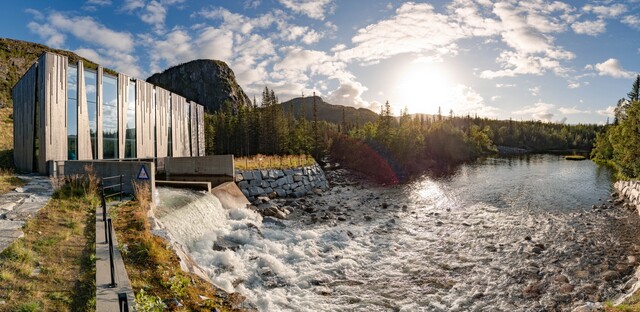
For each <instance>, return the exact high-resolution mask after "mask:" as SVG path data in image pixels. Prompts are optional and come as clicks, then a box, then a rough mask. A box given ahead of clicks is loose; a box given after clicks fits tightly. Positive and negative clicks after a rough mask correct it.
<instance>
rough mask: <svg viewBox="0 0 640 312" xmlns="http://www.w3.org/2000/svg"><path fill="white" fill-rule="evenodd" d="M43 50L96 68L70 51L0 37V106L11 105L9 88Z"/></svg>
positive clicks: (93, 64)
mask: <svg viewBox="0 0 640 312" xmlns="http://www.w3.org/2000/svg"><path fill="white" fill-rule="evenodd" d="M44 52H53V53H57V54H60V55H65V56H67V57H68V58H69V62H77V61H78V60H82V61H83V62H84V63H85V65H86V66H87V67H89V68H97V65H96V63H94V62H91V61H89V60H87V59H85V58H83V57H80V56H79V55H77V54H75V53H73V52H70V51H65V50H58V49H53V48H50V47H48V46H46V45H43V44H39V43H33V42H28V41H21V40H14V39H8V38H0V108H2V107H13V100H12V99H11V88H12V87H13V86H14V85H15V84H16V83H17V82H18V80H19V79H20V77H22V75H24V73H25V72H27V69H29V67H31V65H32V64H33V63H35V62H36V61H37V60H38V57H39V56H40V55H41V54H42V53H44Z"/></svg>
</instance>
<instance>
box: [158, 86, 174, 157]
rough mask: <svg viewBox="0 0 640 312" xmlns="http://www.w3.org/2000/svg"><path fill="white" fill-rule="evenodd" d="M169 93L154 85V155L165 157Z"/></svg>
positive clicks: (167, 138)
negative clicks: (156, 153)
mask: <svg viewBox="0 0 640 312" xmlns="http://www.w3.org/2000/svg"><path fill="white" fill-rule="evenodd" d="M170 99H171V93H169V91H167V90H165V89H162V88H160V87H156V138H157V140H156V145H157V146H156V148H157V151H158V155H156V157H167V151H168V150H167V149H168V148H169V101H170Z"/></svg>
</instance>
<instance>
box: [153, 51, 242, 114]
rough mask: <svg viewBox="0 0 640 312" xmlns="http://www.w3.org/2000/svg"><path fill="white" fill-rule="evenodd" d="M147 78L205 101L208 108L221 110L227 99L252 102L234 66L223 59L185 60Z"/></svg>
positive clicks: (239, 104) (197, 99) (154, 82)
mask: <svg viewBox="0 0 640 312" xmlns="http://www.w3.org/2000/svg"><path fill="white" fill-rule="evenodd" d="M147 82H150V83H153V84H155V85H158V86H160V87H163V88H165V89H167V90H169V91H171V92H175V93H177V94H180V95H182V96H184V97H186V98H188V99H191V100H193V101H195V102H196V103H199V104H202V105H204V107H205V108H206V109H207V110H208V111H209V112H215V111H218V110H220V108H221V107H222V105H223V104H224V102H225V101H229V102H231V103H233V105H234V107H238V106H248V105H250V104H251V100H250V99H249V97H248V96H247V95H246V94H245V93H244V91H243V90H242V87H240V85H238V83H237V82H236V78H235V74H234V73H233V71H232V70H231V68H229V66H228V65H227V64H226V63H225V62H222V61H216V60H195V61H191V62H188V63H183V64H180V65H177V66H174V67H171V68H169V69H167V70H165V71H163V72H162V73H157V74H154V75H153V76H151V77H149V78H147Z"/></svg>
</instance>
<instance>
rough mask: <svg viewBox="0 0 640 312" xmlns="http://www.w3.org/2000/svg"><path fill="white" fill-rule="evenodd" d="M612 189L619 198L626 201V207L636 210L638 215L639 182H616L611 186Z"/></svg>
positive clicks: (639, 206)
mask: <svg viewBox="0 0 640 312" xmlns="http://www.w3.org/2000/svg"><path fill="white" fill-rule="evenodd" d="M613 188H614V189H615V190H616V192H617V193H618V194H619V195H620V197H621V198H624V199H626V200H627V203H626V204H627V205H631V206H632V208H635V209H638V213H640V181H618V182H616V183H615V184H613Z"/></svg>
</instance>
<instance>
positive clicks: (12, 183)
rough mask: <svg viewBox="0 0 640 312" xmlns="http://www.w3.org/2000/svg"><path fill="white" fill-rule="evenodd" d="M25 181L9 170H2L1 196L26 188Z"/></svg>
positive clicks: (0, 180) (0, 172) (0, 175)
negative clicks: (22, 187) (19, 188)
mask: <svg viewBox="0 0 640 312" xmlns="http://www.w3.org/2000/svg"><path fill="white" fill-rule="evenodd" d="M24 184H25V183H24V181H22V180H20V178H18V177H16V176H14V175H13V171H11V170H9V169H0V195H2V194H6V193H9V192H11V191H13V190H14V189H15V188H16V187H21V186H24Z"/></svg>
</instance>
